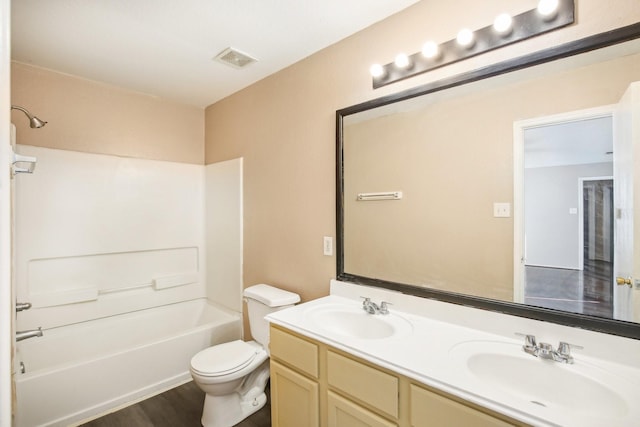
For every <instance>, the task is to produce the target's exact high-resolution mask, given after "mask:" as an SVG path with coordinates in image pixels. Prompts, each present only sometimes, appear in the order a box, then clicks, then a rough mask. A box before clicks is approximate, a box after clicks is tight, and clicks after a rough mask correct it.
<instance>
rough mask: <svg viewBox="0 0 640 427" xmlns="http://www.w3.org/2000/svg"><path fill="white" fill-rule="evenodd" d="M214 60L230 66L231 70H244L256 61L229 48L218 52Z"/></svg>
mask: <svg viewBox="0 0 640 427" xmlns="http://www.w3.org/2000/svg"><path fill="white" fill-rule="evenodd" d="M214 59H215V60H216V61H218V62H222V63H223V64H227V65H230V66H232V67H233V68H244V67H246V66H247V65H249V64H251V63H254V62H256V61H257V59H255V58H253V57H251V56H249V55H247V54H246V53H242V52H240V51H238V50H236V49H233V48H231V47H229V48H227V49H225V50H223V51H222V52H220V53H219V54H218V55H217V56H216V57H215V58H214Z"/></svg>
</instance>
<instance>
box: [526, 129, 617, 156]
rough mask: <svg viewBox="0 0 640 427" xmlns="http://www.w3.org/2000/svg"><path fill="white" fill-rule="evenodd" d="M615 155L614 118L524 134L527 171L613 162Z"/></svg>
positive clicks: (531, 130)
mask: <svg viewBox="0 0 640 427" xmlns="http://www.w3.org/2000/svg"><path fill="white" fill-rule="evenodd" d="M612 152H613V119H612V118H611V117H600V118H595V119H588V120H578V121H573V122H567V123H561V124H555V125H549V126H541V127H536V128H531V129H525V132H524V153H525V160H524V163H525V164H524V166H525V168H539V167H550V166H564V165H580V164H589V163H606V162H612V161H613V155H612V154H611V153H612ZM607 153H608V154H607Z"/></svg>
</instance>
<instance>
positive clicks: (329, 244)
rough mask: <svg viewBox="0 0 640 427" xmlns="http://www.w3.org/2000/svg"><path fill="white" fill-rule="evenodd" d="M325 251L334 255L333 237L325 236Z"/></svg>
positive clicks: (326, 253) (329, 254) (328, 254)
mask: <svg viewBox="0 0 640 427" xmlns="http://www.w3.org/2000/svg"><path fill="white" fill-rule="evenodd" d="M322 243H323V253H324V254H325V255H327V256H331V255H333V237H329V236H324V239H323V242H322Z"/></svg>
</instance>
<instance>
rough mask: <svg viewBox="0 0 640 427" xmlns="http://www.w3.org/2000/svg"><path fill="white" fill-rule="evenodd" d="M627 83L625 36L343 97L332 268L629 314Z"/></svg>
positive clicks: (392, 283) (630, 67)
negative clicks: (425, 87)
mask: <svg viewBox="0 0 640 427" xmlns="http://www.w3.org/2000/svg"><path fill="white" fill-rule="evenodd" d="M636 81H640V42H639V41H638V40H631V41H626V42H624V43H619V44H616V45H613V46H609V47H606V48H602V49H597V50H594V51H591V52H588V53H583V54H580V55H575V56H570V57H566V58H564V59H559V60H556V61H553V62H548V63H546V64H542V65H536V66H532V67H528V68H522V69H520V70H518V71H514V72H510V73H506V74H502V75H499V76H496V77H491V78H487V79H481V80H476V81H472V82H470V83H467V84H462V85H458V86H455V87H452V88H448V89H446V90H438V89H437V88H435V89H433V88H432V89H430V90H429V91H427V92H428V93H426V94H425V95H422V96H417V97H413V98H410V99H404V100H402V102H390V101H389V100H381V101H380V103H379V104H380V105H376V102H375V101H372V102H370V103H368V104H367V105H366V106H363V107H360V108H358V107H357V106H356V107H350V108H351V109H345V110H341V111H339V112H338V117H339V120H338V123H339V124H342V127H341V129H339V141H338V143H339V160H341V161H342V164H341V167H340V165H339V167H338V178H339V179H341V180H342V182H341V183H340V184H341V187H340V186H339V192H340V190H341V194H340V195H339V196H340V199H339V200H338V204H339V207H342V212H339V218H338V221H339V229H340V227H342V233H339V238H341V239H340V241H339V242H338V244H339V248H340V249H341V255H342V259H340V260H339V261H338V270H339V271H338V273H339V278H342V279H346V280H355V281H359V282H363V283H370V284H380V285H382V286H386V287H391V288H394V287H396V288H401V289H402V290H403V291H406V290H407V289H414V290H415V291H416V292H417V294H420V293H421V290H427V296H431V297H436V298H443V299H445V300H446V299H447V298H448V297H447V295H458V296H462V300H461V302H463V303H465V300H464V298H465V296H469V297H470V299H469V301H470V303H471V304H473V302H472V300H473V299H474V298H475V297H479V298H480V299H482V300H485V299H486V300H489V301H494V300H495V301H504V302H509V303H511V302H515V303H518V304H521V303H524V304H526V305H527V306H526V307H531V306H537V307H543V308H549V309H553V310H560V311H561V312H571V313H579V314H580V315H579V316H577V317H580V318H581V319H585V318H587V317H588V318H593V319H597V318H608V319H611V318H615V319H619V320H624V321H633V322H640V310H639V307H638V305H639V304H638V302H636V308H635V309H634V303H633V300H634V293H637V292H640V291H635V292H634V290H633V289H632V287H631V286H628V285H622V286H618V285H615V279H616V277H623V278H628V277H638V278H640V272H636V271H633V268H634V265H638V266H640V262H639V261H637V260H636V261H635V262H634V251H633V248H634V237H633V236H634V235H633V233H634V231H633V214H634V212H633V206H632V205H625V204H624V203H625V202H624V200H625V198H631V200H632V196H633V191H634V190H633V186H632V185H631V184H632V182H633V177H634V168H633V164H632V159H633V158H634V157H635V158H636V159H637V158H638V157H639V156H638V155H635V156H633V155H632V154H634V153H632V151H630V150H632V149H633V148H632V144H631V142H632V138H636V139H637V138H639V136H638V135H635V136H634V135H632V132H633V131H634V130H633V126H631V124H632V123H634V121H635V122H636V123H637V122H638V121H640V118H638V117H640V116H638V117H637V118H631V116H630V115H631V114H632V110H633V109H638V108H639V107H638V105H634V104H633V102H636V103H637V102H639V101H637V100H640V96H639V95H637V94H635V93H633V92H634V91H637V90H639V89H638V87H637V86H638V85H635V86H634V85H633V83H634V82H636ZM634 96H635V97H636V98H635V99H636V101H633V97H634ZM398 98H400V99H402V98H403V97H402V96H399V97H398ZM630 100H631V101H630ZM345 111H346V112H345ZM635 126H636V127H637V124H636V125H635ZM635 132H636V133H637V132H638V131H637V130H635ZM340 137H341V138H340ZM639 142H640V141H639ZM625 146H628V147H625ZM618 169H619V170H618ZM636 170H640V169H636ZM378 192H401V193H402V198H398V199H384V200H371V199H369V200H358V197H357V196H358V194H359V193H378ZM636 197H637V198H639V199H640V196H636ZM374 199H375V198H374ZM340 214H341V217H340ZM636 229H640V227H636ZM622 236H624V237H622ZM635 240H638V239H635ZM638 242H640V240H638ZM618 243H620V244H618ZM635 252H637V253H639V255H640V250H638V251H635ZM635 256H636V257H638V255H635ZM405 285H410V286H408V287H407V286H405ZM429 290H435V291H434V293H432V294H429ZM441 291H442V292H441ZM456 298H457V297H456ZM475 299H477V298H475ZM638 299H639V297H638V296H636V300H638ZM489 305H491V304H489ZM507 306H509V307H511V306H514V305H513V304H506V305H504V307H507ZM526 307H524V308H525V309H526ZM491 308H493V309H497V310H501V309H502V306H501V305H500V304H499V303H498V304H497V305H495V307H491ZM534 312H535V310H534ZM540 312H541V313H544V312H548V310H547V311H545V310H542V311H540ZM526 313H527V314H526V315H529V312H526ZM532 316H534V317H535V314H532ZM560 318H562V316H560ZM581 321H582V320H580V322H581ZM569 323H570V322H569ZM614 323H616V322H610V324H609V323H607V324H606V325H609V326H611V325H613V324H614ZM618 324H619V322H618ZM606 325H605V327H604V329H607V328H608V327H609V326H606ZM587 326H589V325H587ZM597 328H600V326H597ZM611 328H615V325H614V326H611Z"/></svg>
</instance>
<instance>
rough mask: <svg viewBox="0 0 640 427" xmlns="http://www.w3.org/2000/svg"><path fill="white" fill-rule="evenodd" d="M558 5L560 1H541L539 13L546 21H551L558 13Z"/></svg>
mask: <svg viewBox="0 0 640 427" xmlns="http://www.w3.org/2000/svg"><path fill="white" fill-rule="evenodd" d="M558 5H559V2H558V0H540V2H539V3H538V13H539V14H540V15H542V16H543V17H544V18H545V19H551V18H553V17H554V16H555V15H556V13H557V12H558Z"/></svg>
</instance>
